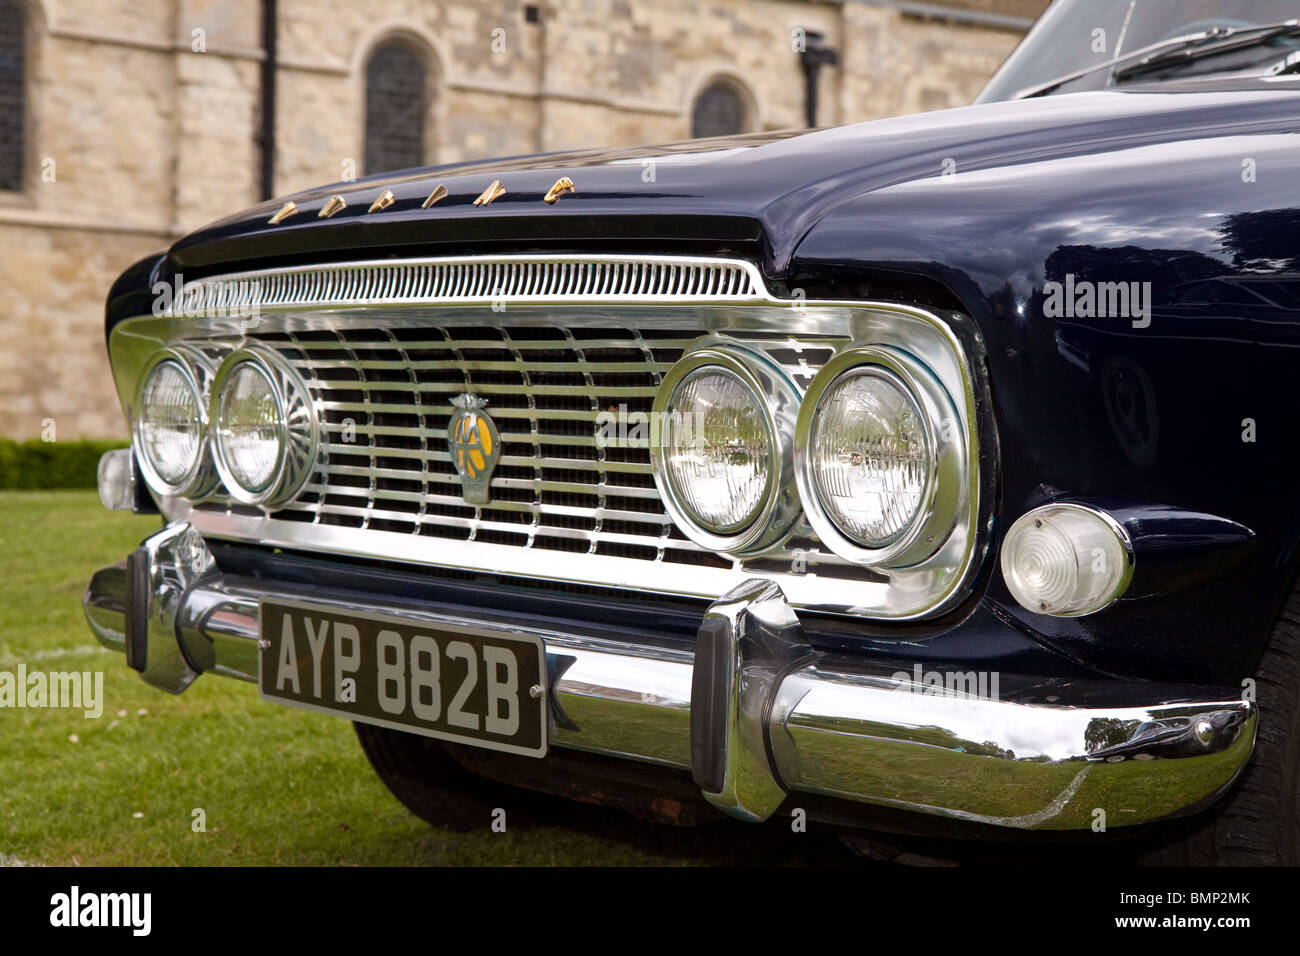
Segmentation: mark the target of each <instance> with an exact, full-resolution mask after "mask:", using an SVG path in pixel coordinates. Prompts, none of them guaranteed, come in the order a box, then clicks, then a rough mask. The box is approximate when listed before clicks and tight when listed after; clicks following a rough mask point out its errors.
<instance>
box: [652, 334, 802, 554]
mask: <svg viewBox="0 0 1300 956" xmlns="http://www.w3.org/2000/svg"><path fill="white" fill-rule="evenodd" d="M798 404H799V396H798V392H797V391H796V390H795V388H794V386H793V385H792V384H791V383H790V382H788V381H787V380H786V379H785V377H784V376H783V375H782V374H781V372H780V371H779V370H778V369H777V368H776V367H775V366H773V365H771V364H770V363H769V362H767V361H766V360H765V359H764V358H762V357H760V356H757V355H753V354H751V353H749V352H747V351H745V350H742V349H739V348H734V347H731V346H729V345H723V346H718V347H713V346H710V347H706V348H701V349H699V350H697V351H694V352H690V353H688V354H687V355H686V356H684V357H683V358H682V359H681V361H679V362H678V363H677V364H676V365H674V366H673V367H672V368H671V369H669V371H668V373H667V374H666V375H665V376H664V380H663V382H662V384H661V385H660V386H659V392H658V394H657V396H656V397H655V404H654V421H655V426H656V427H655V429H654V433H653V435H652V441H651V449H650V454H651V459H652V461H653V463H654V472H655V482H656V484H658V486H659V493H660V497H661V498H662V499H663V501H664V507H665V508H666V509H667V511H668V513H669V514H670V515H671V516H672V517H673V519H674V520H675V521H676V522H677V525H678V527H679V528H681V529H682V531H683V532H684V533H685V534H686V535H687V536H688V537H689V538H690V539H691V540H692V541H695V542H696V543H697V544H699V545H701V546H703V547H706V548H709V549H710V550H713V551H757V550H762V549H763V548H765V547H768V546H769V545H771V544H773V543H774V542H775V541H777V540H778V539H779V538H780V537H781V536H782V535H783V534H784V533H785V532H786V531H788V530H789V528H790V525H791V524H792V523H793V521H794V519H795V518H796V517H797V516H798V513H799V505H798V497H797V494H796V493H795V490H794V482H793V469H792V458H791V448H790V440H791V436H792V434H793V430H794V420H795V415H796V411H797V408H798Z"/></svg>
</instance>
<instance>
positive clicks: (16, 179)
mask: <svg viewBox="0 0 1300 956" xmlns="http://www.w3.org/2000/svg"><path fill="white" fill-rule="evenodd" d="M26 30H27V24H26V18H25V17H24V16H23V8H22V6H21V5H20V4H19V0H0V189H9V190H17V189H22V188H23V123H24V119H25V117H24V107H25V106H26V103H25V102H24V101H25V99H26V96H25V88H24V86H25V81H26V69H25V57H26V53H27V50H26V46H27V32H26Z"/></svg>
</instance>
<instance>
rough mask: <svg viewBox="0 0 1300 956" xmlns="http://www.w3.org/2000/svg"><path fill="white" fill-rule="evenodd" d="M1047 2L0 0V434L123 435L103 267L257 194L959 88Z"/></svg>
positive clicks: (778, 122)
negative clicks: (106, 336) (106, 330)
mask: <svg viewBox="0 0 1300 956" xmlns="http://www.w3.org/2000/svg"><path fill="white" fill-rule="evenodd" d="M1045 6H1046V0H952V2H949V3H944V4H941V3H937V2H926V3H921V2H910V0H859V2H841V0H653V2H651V0H540V2H538V3H525V2H521V0H365V2H358V0H0V436H7V437H17V438H26V437H33V436H37V435H42V433H44V435H45V436H46V437H48V436H49V435H50V433H51V431H53V434H55V435H56V436H57V437H58V438H59V439H69V438H77V437H120V436H122V435H123V433H124V427H123V424H122V420H121V415H120V412H119V410H118V407H117V399H116V396H115V394H114V391H113V389H112V385H111V382H110V380H109V373H108V364H107V361H106V358H105V354H104V348H103V335H102V324H101V323H102V310H103V301H104V297H105V295H106V293H107V291H108V287H109V285H110V283H111V282H112V280H113V278H115V276H116V275H117V273H118V272H119V271H120V270H121V269H122V268H124V267H125V266H127V265H128V264H130V263H131V262H133V261H135V260H136V259H138V258H140V257H142V256H144V255H146V254H148V253H150V252H152V251H155V250H158V249H160V248H164V247H165V246H166V245H168V244H169V243H170V242H171V241H172V240H174V239H175V238H176V237H177V236H179V235H180V234H182V233H184V232H185V231H187V230H189V229H192V228H194V227H196V226H199V225H201V224H203V223H204V222H207V221H210V220H212V219H215V218H219V217H222V216H224V215H227V214H229V213H231V212H233V211H235V210H238V209H240V208H242V207H244V206H247V205H249V204H250V203H254V202H257V201H259V200H261V199H262V198H265V197H267V196H273V195H280V194H283V193H288V192H292V191H294V190H298V189H302V188H306V187H310V186H315V185H320V184H322V183H326V182H332V181H336V180H340V179H347V178H351V177H353V176H359V175H364V174H365V173H367V172H375V171H379V170H381V169H384V168H396V167H399V166H404V165H408V164H411V163H417V164H419V163H445V162H455V161H457V160H464V159H473V158H482V157H487V156H492V155H498V154H500V155H517V154H521V153H532V152H538V151H549V150H561V149H568V148H573V147H585V146H599V145H630V144H635V143H647V142H663V141H673V140H681V139H686V138H689V137H691V136H693V135H712V134H718V133H725V132H729V131H751V130H763V129H781V128H789V127H801V126H805V125H808V120H807V113H808V112H809V107H810V102H809V100H810V98H811V96H810V92H809V82H808V77H809V75H810V74H812V73H815V74H816V84H815V106H816V116H815V123H816V125H837V124H843V123H852V122H858V121H862V120H868V119H874V118H877V117H883V116H890V115H896V114H900V113H908V112H915V111H919V110H932V109H940V108H944V107H949V106H958V105H962V104H965V103H967V102H969V101H970V100H971V98H972V97H973V96H974V95H975V94H976V93H977V92H978V90H979V89H980V87H981V86H982V85H983V83H984V82H985V81H986V80H987V79H988V77H989V76H990V75H991V74H992V73H993V71H994V70H995V69H996V67H997V66H998V64H999V63H1000V62H1001V61H1002V60H1003V58H1004V57H1005V56H1006V55H1007V54H1008V53H1009V52H1010V51H1011V49H1012V48H1013V47H1014V46H1015V44H1016V43H1017V42H1018V41H1019V39H1020V37H1021V36H1022V35H1023V33H1024V31H1025V29H1026V28H1027V27H1028V25H1029V23H1030V22H1032V19H1033V17H1034V16H1036V15H1037V14H1038V13H1039V12H1041V10H1042V9H1043V7H1045ZM826 51H833V53H827V52H826Z"/></svg>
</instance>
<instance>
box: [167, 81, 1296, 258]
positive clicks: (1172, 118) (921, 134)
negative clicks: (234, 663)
mask: <svg viewBox="0 0 1300 956" xmlns="http://www.w3.org/2000/svg"><path fill="white" fill-rule="evenodd" d="M1297 116H1300V93H1296V92H1291V91H1286V90H1277V91H1266V92H1260V91H1257V90H1250V91H1233V92H1207V93H1199V92H1197V93H1163V92H1162V93H1129V92H1125V93H1117V92H1093V93H1077V94H1070V95H1063V96H1049V97H1041V98H1036V99H1032V100H1025V101H1015V102H1005V103H990V104H986V105H980V106H969V107H962V108H959V109H952V110H943V111H938V112H931V113H923V114H917V115H912V116H905V117H899V118H894V119H886V120H877V121H874V122H869V123H861V124H857V125H853V126H846V127H839V128H835V129H822V130H808V131H788V132H777V133H769V134H762V135H750V136H740V137H728V138H722V139H712V140H696V141H694V142H691V143H685V144H677V145H668V146H660V147H649V148H638V149H618V150H611V149H606V150H594V151H588V152H576V153H563V154H547V155H538V156H528V157H521V158H514V159H505V160H495V161H489V162H475V163H465V164H459V165H454V166H440V167H432V168H426V169H419V170H408V171H405V172H402V173H397V174H389V175H381V176H371V177H367V178H365V179H359V180H356V181H353V182H346V183H335V184H333V185H329V186H323V187H321V188H318V189H312V190H308V191H306V192H301V193H297V194H294V195H292V196H288V197H281V198H278V199H275V200H273V201H270V202H266V203H262V204H260V205H257V206H254V207H252V208H250V209H248V210H246V211H244V212H241V213H239V214H237V215H234V216H231V217H229V218H227V219H223V220H221V221H219V222H216V223H213V224H211V225H208V226H205V227H203V228H201V229H198V230H196V231H195V232H193V233H191V234H189V235H187V236H186V237H184V238H183V239H181V240H180V241H178V242H177V243H176V244H175V245H174V246H173V247H172V249H171V250H170V253H169V255H168V257H167V260H166V266H165V271H170V272H173V273H174V272H178V271H183V272H184V273H186V275H187V277H189V276H198V275H203V274H212V273H215V272H220V271H238V270H240V269H249V268H253V267H265V266H268V265H275V264H286V265H287V264H292V263H295V262H306V261H339V260H345V259H348V258H373V257H376V256H389V255H457V254H466V253H467V252H472V251H475V250H483V249H488V248H491V249H492V250H493V251H538V250H550V251H562V250H581V249H593V248H595V249H602V250H609V249H611V248H614V247H618V248H622V249H640V250H643V251H649V250H654V251H660V252H672V251H685V250H687V249H691V250H694V251H702V250H707V251H708V252H710V253H713V254H735V255H743V256H745V257H747V258H750V259H752V260H754V261H756V262H758V264H759V265H760V267H761V268H762V269H763V270H764V272H765V273H767V274H768V275H770V276H778V275H781V274H782V273H783V271H784V270H785V269H787V268H788V266H789V264H790V262H791V259H792V257H793V255H794V253H795V250H796V249H797V247H798V246H799V243H800V241H801V239H802V238H803V237H804V236H805V235H807V234H808V233H809V231H810V230H812V229H813V227H814V226H815V225H816V224H817V223H818V222H819V221H820V220H822V219H823V218H824V217H826V216H827V215H828V214H829V213H831V212H832V211H833V210H835V209H836V208H837V207H839V206H841V205H842V204H846V203H848V202H850V201H851V200H853V199H855V198H858V197H861V196H863V195H864V194H868V193H872V192H874V191H878V190H884V189H888V188H890V187H894V186H898V185H900V184H903V183H909V182H916V181H920V180H926V179H935V178H940V177H942V176H944V175H945V174H953V173H957V174H960V173H962V172H971V171H979V170H988V169H994V168H997V167H1007V166H1013V165H1016V164H1028V163H1041V162H1043V161H1044V160H1050V159H1053V158H1056V157H1066V156H1078V155H1085V154H1089V153H1096V152H1105V151H1112V150H1116V149H1121V148H1133V147H1140V146H1144V145H1151V144H1158V143H1166V142H1171V141H1175V140H1192V139H1203V138H1206V137H1213V136H1218V135H1238V134H1243V133H1258V132H1290V131H1294V129H1295V128H1296V126H1297ZM562 176H567V177H568V178H570V179H571V180H572V181H573V183H574V190H573V191H572V192H568V193H565V194H564V195H563V196H562V197H561V198H560V199H559V200H558V201H557V202H554V203H550V204H548V203H546V202H544V201H543V197H544V196H545V195H546V193H547V191H548V190H549V189H550V188H551V186H552V184H554V183H555V182H556V181H557V180H558V179H559V178H560V177H562ZM493 180H500V181H501V184H502V185H503V186H504V188H505V192H504V194H503V195H501V196H500V197H499V198H498V199H496V200H495V201H493V202H491V203H490V204H486V205H477V206H476V205H474V201H475V199H477V198H478V197H479V195H480V194H481V193H482V192H483V190H484V189H485V188H486V187H487V186H488V185H489V184H490V183H491V182H492V181H493ZM440 185H441V186H444V187H445V188H446V190H447V195H446V197H445V198H443V199H441V200H440V201H438V202H437V203H435V204H434V205H432V206H430V207H429V208H424V207H423V203H424V202H425V200H426V198H427V197H428V196H429V195H430V193H431V192H432V191H433V190H434V189H435V188H436V187H438V186H440ZM385 190H390V191H391V192H392V193H393V196H394V202H393V203H392V205H390V206H388V207H387V208H385V209H383V210H379V211H376V212H373V213H372V212H369V208H370V206H371V203H372V202H373V201H374V200H375V199H376V198H377V197H378V196H380V195H381V194H382V193H383V192H384V191H385ZM332 196H341V197H342V198H343V200H344V202H345V203H346V207H345V208H344V209H342V210H341V211H340V212H338V213H337V214H335V215H333V216H332V217H330V218H328V219H324V218H319V217H318V214H319V212H320V210H321V209H322V207H323V206H324V205H325V203H326V202H327V201H328V200H329V199H330V198H331V197H332ZM286 200H291V201H292V202H294V203H295V204H296V206H297V212H296V213H295V214H293V215H291V216H289V217H288V218H287V219H285V220H284V221H282V222H281V223H279V224H278V225H270V224H269V223H268V220H269V219H270V218H271V216H272V215H273V214H274V213H275V212H276V211H277V210H279V209H280V207H281V205H282V204H283V203H284V202H285V201H286ZM861 253H862V254H863V256H864V257H869V255H870V250H869V249H864V250H861Z"/></svg>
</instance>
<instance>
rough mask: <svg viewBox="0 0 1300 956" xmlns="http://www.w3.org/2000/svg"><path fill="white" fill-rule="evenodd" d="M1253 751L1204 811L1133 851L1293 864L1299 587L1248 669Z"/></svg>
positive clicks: (1173, 862)
mask: <svg viewBox="0 0 1300 956" xmlns="http://www.w3.org/2000/svg"><path fill="white" fill-rule="evenodd" d="M1255 680H1256V687H1255V689H1256V699H1257V702H1258V704H1259V729H1258V732H1257V734H1256V738H1255V753H1254V755H1253V756H1252V757H1251V758H1250V762H1249V763H1248V764H1246V767H1245V769H1244V770H1243V771H1242V773H1241V775H1240V777H1238V779H1237V782H1236V783H1235V784H1233V788H1232V790H1231V791H1230V792H1229V793H1228V795H1227V796H1226V797H1225V798H1224V799H1223V800H1222V801H1220V802H1219V803H1218V804H1217V805H1216V806H1215V807H1214V808H1213V809H1212V810H1210V811H1209V812H1208V813H1205V814H1201V815H1199V816H1196V817H1190V818H1188V819H1186V820H1179V821H1174V822H1172V823H1170V824H1168V825H1166V826H1165V827H1162V828H1160V830H1159V831H1157V833H1158V834H1159V835H1158V837H1157V840H1158V841H1159V842H1157V844H1156V845H1154V846H1150V847H1148V848H1146V849H1145V850H1144V851H1143V852H1142V853H1141V854H1140V856H1139V860H1140V862H1142V863H1146V864H1153V865H1160V866H1295V865H1297V864H1298V863H1300V854H1298V852H1297V846H1298V845H1300V833H1297V828H1298V827H1300V792H1298V791H1297V786H1296V784H1297V780H1298V779H1300V587H1295V586H1293V587H1292V590H1291V593H1290V594H1289V595H1287V599H1286V602H1285V603H1284V604H1283V606H1282V610H1281V612H1280V613H1279V614H1278V618H1277V620H1276V621H1275V622H1274V624H1273V630H1272V632H1271V633H1270V634H1269V639H1268V644H1267V646H1266V648H1265V650H1264V655H1263V657H1262V659H1261V660H1260V664H1259V668H1258V671H1257V673H1256V675H1255Z"/></svg>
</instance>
